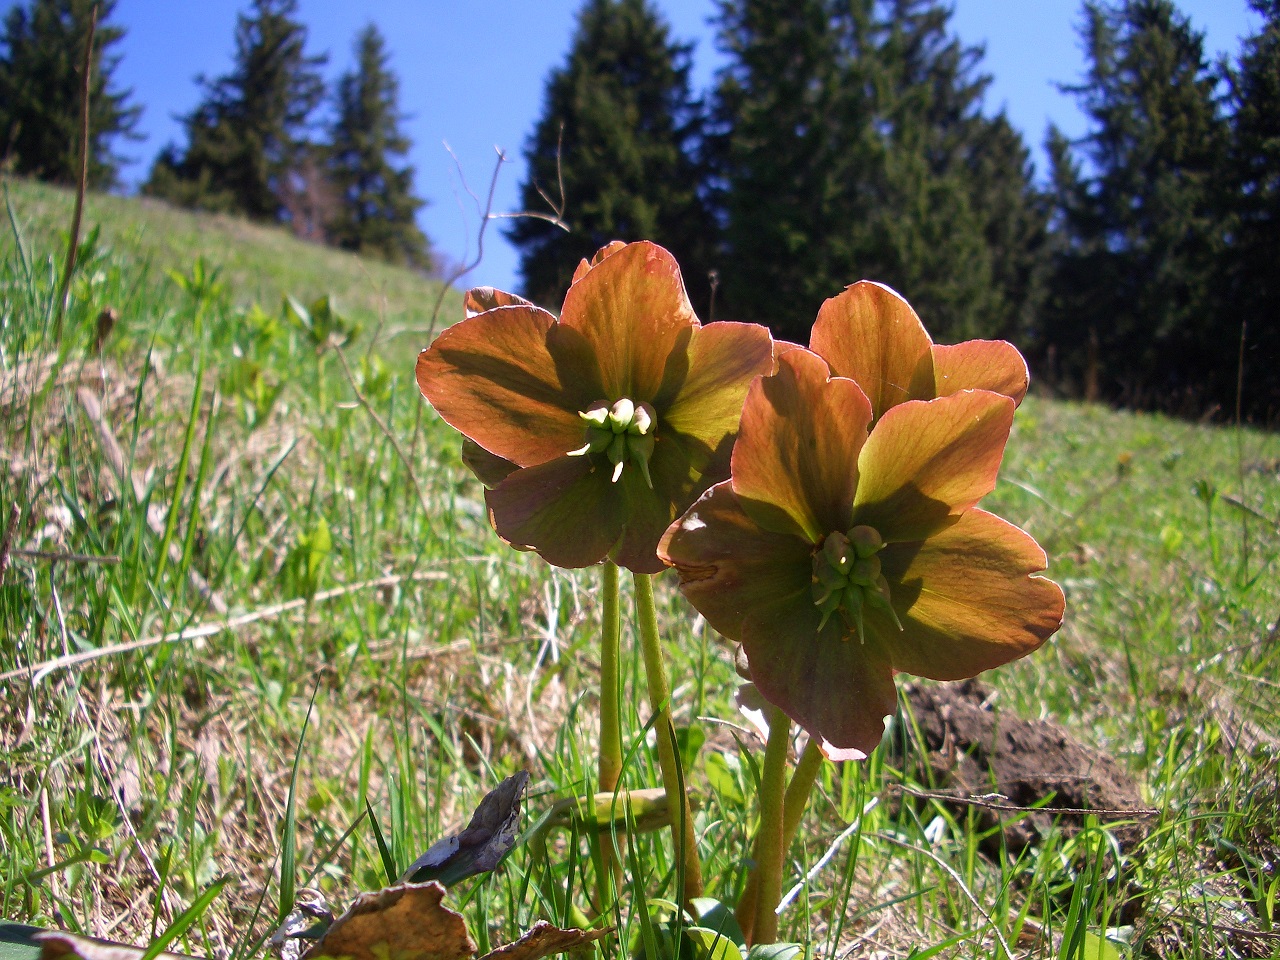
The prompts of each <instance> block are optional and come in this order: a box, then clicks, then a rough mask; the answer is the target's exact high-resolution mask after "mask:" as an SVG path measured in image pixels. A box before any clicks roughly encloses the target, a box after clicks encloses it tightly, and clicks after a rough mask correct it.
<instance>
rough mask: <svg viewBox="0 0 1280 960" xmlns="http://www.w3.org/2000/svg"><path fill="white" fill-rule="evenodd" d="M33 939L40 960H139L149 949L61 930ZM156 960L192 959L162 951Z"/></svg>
mask: <svg viewBox="0 0 1280 960" xmlns="http://www.w3.org/2000/svg"><path fill="white" fill-rule="evenodd" d="M32 939H34V940H35V941H37V942H38V943H39V944H40V960H64V958H66V957H76V958H78V960H138V958H139V957H141V956H142V955H143V954H144V953H146V952H147V951H146V950H145V949H144V948H142V947H130V946H126V945H125V944H123V943H112V942H111V941H110V940H95V939H94V938H93V937H81V936H78V935H77V934H74V933H64V932H62V931H60V930H47V931H45V932H44V933H37V934H35V935H34V936H33V937H32ZM156 960H192V958H191V957H190V956H188V955H187V954H185V953H160V954H157V955H156Z"/></svg>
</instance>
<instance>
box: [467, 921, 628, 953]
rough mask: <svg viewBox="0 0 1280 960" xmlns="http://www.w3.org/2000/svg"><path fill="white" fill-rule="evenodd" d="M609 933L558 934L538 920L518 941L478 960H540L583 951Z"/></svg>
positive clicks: (551, 926)
mask: <svg viewBox="0 0 1280 960" xmlns="http://www.w3.org/2000/svg"><path fill="white" fill-rule="evenodd" d="M612 929H613V928H612V927H607V928H605V929H603V930H577V929H571V930H562V929H561V928H560V927H557V926H553V925H552V924H550V923H547V921H545V920H539V921H538V922H537V923H535V924H534V925H533V926H532V927H530V928H529V932H528V933H526V934H524V935H523V936H522V937H520V939H519V940H513V941H512V942H511V943H508V944H507V945H506V946H503V947H499V948H498V949H497V950H494V951H492V952H491V953H486V954H485V955H484V956H483V957H481V958H480V960H541V958H542V957H549V956H551V955H553V954H556V953H564V952H565V951H567V950H575V949H577V948H579V947H583V946H585V945H586V944H588V943H591V942H592V941H594V940H599V939H600V938H601V937H603V936H604V935H605V934H607V933H610V932H611V931H612Z"/></svg>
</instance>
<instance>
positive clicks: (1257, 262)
mask: <svg viewBox="0 0 1280 960" xmlns="http://www.w3.org/2000/svg"><path fill="white" fill-rule="evenodd" d="M1250 6H1252V7H1253V9H1254V11H1256V12H1257V13H1259V14H1261V15H1262V17H1263V25H1262V29H1261V30H1260V31H1259V32H1258V33H1257V34H1255V35H1254V36H1252V37H1250V38H1248V39H1247V40H1246V41H1245V46H1244V51H1243V53H1242V55H1241V57H1240V59H1239V62H1238V64H1237V65H1236V69H1235V70H1233V71H1232V72H1231V75H1230V81H1231V103H1232V106H1233V114H1232V137H1231V166H1230V170H1231V176H1230V178H1229V183H1230V187H1231V197H1232V209H1231V212H1232V213H1233V215H1234V243H1233V244H1232V249H1231V255H1230V256H1229V257H1227V258H1226V259H1225V261H1224V270H1223V273H1224V274H1225V276H1224V283H1225V286H1226V288H1227V289H1228V290H1229V291H1230V294H1229V298H1230V303H1231V304H1232V310H1233V314H1234V316H1235V317H1236V318H1237V319H1240V320H1244V321H1245V322H1246V323H1247V328H1246V331H1245V348H1246V354H1245V376H1244V398H1243V399H1244V402H1245V410H1246V412H1251V413H1252V414H1253V415H1254V416H1256V417H1258V418H1259V419H1266V420H1269V421H1271V422H1275V421H1277V420H1280V365H1278V364H1277V363H1276V358H1277V357H1280V269H1278V264H1280V0H1251V3H1250ZM1225 332H1227V331H1225V330H1224V333H1225Z"/></svg>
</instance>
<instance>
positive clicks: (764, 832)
mask: <svg viewBox="0 0 1280 960" xmlns="http://www.w3.org/2000/svg"><path fill="white" fill-rule="evenodd" d="M768 717H769V742H768V745H767V746H766V747H765V751H764V766H763V767H762V768H761V770H760V826H759V827H758V828H757V829H756V842H755V849H754V851H753V857H754V859H755V867H754V868H753V869H752V871H751V873H752V879H754V881H755V883H754V891H753V890H752V887H753V884H752V883H751V881H750V880H749V881H748V883H747V889H746V890H745V891H744V892H743V897H742V900H741V901H739V905H738V912H739V916H738V921H739V923H740V924H742V921H743V920H745V921H747V922H746V923H745V924H742V927H743V932H744V933H745V934H746V937H747V943H748V944H752V945H754V944H757V943H776V942H777V940H778V913H777V910H778V904H779V902H781V900H782V867H783V862H784V860H785V858H786V851H787V848H786V845H785V843H784V836H785V833H786V825H785V822H784V821H785V813H784V811H785V808H786V781H787V748H788V747H789V746H790V745H791V718H790V717H788V716H787V715H786V714H785V713H783V712H782V711H781V710H779V709H778V708H777V707H773V706H771V707H770V708H769V710H768ZM753 892H754V898H753V899H754V901H755V902H754V903H751V899H752V897H751V894H752V893H753Z"/></svg>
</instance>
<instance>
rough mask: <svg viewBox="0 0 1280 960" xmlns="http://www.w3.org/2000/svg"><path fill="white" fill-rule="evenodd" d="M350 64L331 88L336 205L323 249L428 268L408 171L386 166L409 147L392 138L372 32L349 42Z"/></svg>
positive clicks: (395, 110) (396, 129)
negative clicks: (334, 102)
mask: <svg viewBox="0 0 1280 960" xmlns="http://www.w3.org/2000/svg"><path fill="white" fill-rule="evenodd" d="M356 59H357V66H356V69H355V70H354V71H353V72H351V73H347V74H344V75H343V76H342V77H341V79H339V81H338V87H337V94H336V99H337V117H336V119H335V121H334V123H333V126H332V128H331V131H330V143H329V146H328V151H327V152H328V164H327V167H328V175H329V183H330V185H331V187H332V189H333V191H334V193H335V194H336V198H337V206H336V210H335V211H334V214H333V217H332V219H331V220H330V222H329V224H328V235H329V242H330V243H333V244H335V245H337V246H340V247H343V248H344V249H347V250H354V251H356V252H357V253H363V254H371V255H373V256H377V257H381V258H382V259H384V260H389V261H391V262H393V263H402V264H407V265H409V266H413V267H418V268H421V269H426V268H429V267H430V265H431V256H430V251H429V248H428V244H427V238H426V237H425V236H423V234H422V231H421V230H419V229H418V225H417V223H416V222H415V221H414V214H415V213H416V212H417V210H418V208H419V207H421V206H422V201H421V200H419V199H418V198H417V197H415V196H414V195H413V168H412V167H411V166H408V165H404V166H398V165H397V164H396V163H394V162H393V158H396V157H399V158H403V157H404V155H405V154H406V153H407V152H408V150H409V147H410V146H411V144H410V143H409V140H408V138H407V137H405V135H404V134H403V133H401V132H400V121H401V120H402V119H403V116H402V115H401V113H400V111H399V107H398V105H397V98H398V96H399V93H398V90H399V84H398V82H397V81H396V77H395V75H394V74H393V73H391V70H390V68H389V66H388V63H387V60H388V56H387V52H386V48H385V44H384V41H383V39H382V34H381V33H379V32H378V28H377V27H375V26H374V25H373V24H369V25H368V26H367V27H365V28H364V30H363V31H361V33H360V35H359V36H358V37H357V39H356Z"/></svg>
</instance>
